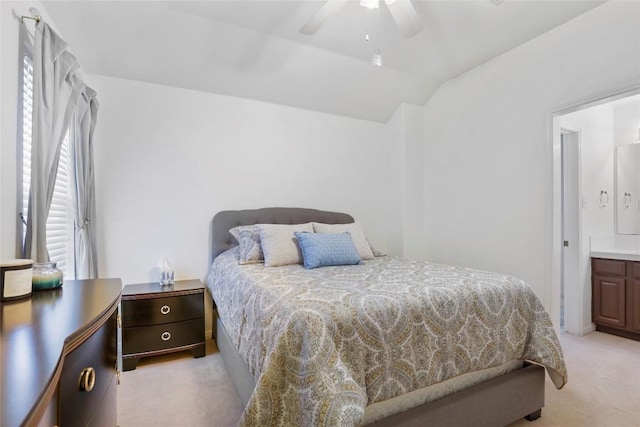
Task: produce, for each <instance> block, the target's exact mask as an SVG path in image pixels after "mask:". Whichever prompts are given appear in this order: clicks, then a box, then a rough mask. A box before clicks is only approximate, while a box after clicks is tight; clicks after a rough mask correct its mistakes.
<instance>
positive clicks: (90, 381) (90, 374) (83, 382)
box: [78, 367, 96, 392]
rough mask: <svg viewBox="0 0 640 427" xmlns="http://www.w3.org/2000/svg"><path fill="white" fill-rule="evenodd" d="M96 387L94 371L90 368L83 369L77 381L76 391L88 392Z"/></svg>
mask: <svg viewBox="0 0 640 427" xmlns="http://www.w3.org/2000/svg"><path fill="white" fill-rule="evenodd" d="M95 385H96V371H95V369H93V368H92V367H88V368H84V369H83V370H82V372H80V378H79V379H78V389H79V390H80V391H86V392H89V391H91V390H93V387H94V386H95Z"/></svg>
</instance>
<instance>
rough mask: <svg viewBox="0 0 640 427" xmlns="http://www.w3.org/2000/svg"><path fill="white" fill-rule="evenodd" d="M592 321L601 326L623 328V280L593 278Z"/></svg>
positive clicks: (601, 277)
mask: <svg viewBox="0 0 640 427" xmlns="http://www.w3.org/2000/svg"><path fill="white" fill-rule="evenodd" d="M593 321H594V322H595V323H600V324H602V325H608V326H615V327H618V328H624V327H625V324H626V322H625V280H624V278H617V277H604V276H594V277H593Z"/></svg>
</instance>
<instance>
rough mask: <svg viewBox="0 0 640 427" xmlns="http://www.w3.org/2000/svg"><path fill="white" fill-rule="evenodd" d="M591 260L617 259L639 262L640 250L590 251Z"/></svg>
mask: <svg viewBox="0 0 640 427" xmlns="http://www.w3.org/2000/svg"><path fill="white" fill-rule="evenodd" d="M591 258H608V259H619V260H623V261H640V249H617V248H616V249H598V250H592V251H591Z"/></svg>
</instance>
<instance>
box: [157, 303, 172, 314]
mask: <svg viewBox="0 0 640 427" xmlns="http://www.w3.org/2000/svg"><path fill="white" fill-rule="evenodd" d="M170 311H171V307H169V306H168V305H163V306H162V307H160V313H162V314H169V312H170Z"/></svg>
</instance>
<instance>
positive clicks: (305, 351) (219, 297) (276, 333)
mask: <svg viewBox="0 0 640 427" xmlns="http://www.w3.org/2000/svg"><path fill="white" fill-rule="evenodd" d="M237 256H238V255H237V250H236V249H231V250H229V251H227V252H225V253H223V254H221V255H220V256H218V257H217V258H216V260H215V261H214V263H213V265H212V267H211V271H210V274H209V277H208V279H207V283H208V286H209V288H210V289H211V291H212V294H213V298H214V300H215V301H216V304H217V306H218V312H219V315H220V318H221V320H222V322H223V324H224V325H225V327H226V329H227V331H228V333H229V335H230V336H231V338H232V340H234V341H235V342H234V344H235V346H236V348H237V349H238V351H239V353H240V355H241V356H242V358H243V359H244V361H245V363H246V364H247V366H248V367H249V370H250V372H251V374H252V375H253V377H254V378H255V379H256V380H257V383H258V385H257V386H256V388H255V390H254V392H253V395H252V396H251V399H250V401H249V403H248V405H247V407H246V408H245V411H244V413H243V415H242V419H241V421H240V425H244V426H261V427H262V426H292V425H300V426H310V425H322V426H350V425H358V423H359V422H360V421H361V420H362V417H363V414H364V410H365V407H366V406H367V405H368V404H371V403H374V402H378V401H382V400H386V399H390V398H392V397H395V396H398V395H400V394H403V393H406V392H409V391H411V390H415V389H418V388H421V387H425V386H428V385H431V384H435V383H438V382H441V381H444V380H447V379H449V378H453V377H455V376H458V375H461V374H463V373H466V372H472V371H476V370H480V369H484V368H488V367H493V366H497V365H500V364H503V363H505V362H507V361H509V360H512V359H526V360H530V361H533V362H536V363H539V364H542V365H544V366H545V367H546V368H547V372H548V373H549V375H550V377H551V379H552V381H553V382H554V384H555V385H556V387H558V388H561V387H562V386H563V385H564V384H565V383H566V381H567V371H566V367H565V365H564V360H563V356H562V349H561V347H560V344H559V342H558V338H557V336H556V334H555V332H554V330H553V326H552V323H551V321H550V319H549V316H548V314H547V313H546V311H545V310H544V308H543V307H542V304H541V303H540V301H539V300H538V298H537V297H536V296H535V294H534V293H533V291H532V290H531V289H530V288H529V287H528V286H527V285H526V284H525V283H524V282H523V281H521V280H519V279H517V278H514V277H510V276H504V275H499V274H494V273H488V272H484V271H478V270H472V269H466V268H459V267H451V266H445V265H438V264H430V263H427V262H420V261H411V260H406V259H399V258H391V257H383V258H376V259H375V260H372V261H366V262H364V264H362V265H355V266H340V267H324V268H318V269H313V270H305V269H304V268H303V267H302V266H300V265H291V266H285V267H269V268H266V267H264V266H263V265H262V264H252V265H238V261H237V260H238V258H237Z"/></svg>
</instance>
